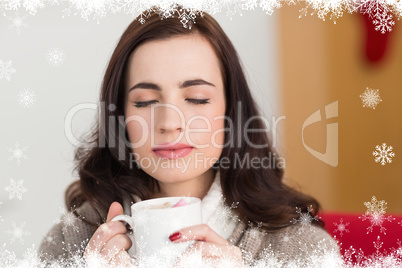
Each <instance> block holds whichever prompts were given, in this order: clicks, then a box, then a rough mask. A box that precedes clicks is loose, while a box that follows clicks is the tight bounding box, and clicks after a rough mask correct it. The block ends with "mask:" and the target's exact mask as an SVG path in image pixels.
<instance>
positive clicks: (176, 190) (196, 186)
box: [152, 169, 215, 199]
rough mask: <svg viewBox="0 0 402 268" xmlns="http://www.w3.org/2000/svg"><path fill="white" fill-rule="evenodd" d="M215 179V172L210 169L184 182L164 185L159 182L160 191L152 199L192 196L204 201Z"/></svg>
mask: <svg viewBox="0 0 402 268" xmlns="http://www.w3.org/2000/svg"><path fill="white" fill-rule="evenodd" d="M214 178H215V172H214V170H212V169H210V170H208V171H207V172H205V173H203V174H202V175H200V176H198V177H196V178H194V179H191V180H188V181H183V182H177V183H162V182H158V185H159V189H160V191H155V193H154V195H153V197H152V198H161V197H171V196H190V197H198V198H199V199H203V198H204V196H206V195H207V193H208V191H209V188H211V185H212V183H213V181H214Z"/></svg>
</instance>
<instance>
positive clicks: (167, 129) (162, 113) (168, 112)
mask: <svg viewBox="0 0 402 268" xmlns="http://www.w3.org/2000/svg"><path fill="white" fill-rule="evenodd" d="M153 118H154V120H155V131H156V132H158V133H171V132H183V131H184V125H185V117H184V114H183V112H182V111H181V110H180V109H179V108H178V107H177V106H175V105H171V104H160V105H158V106H157V107H156V108H155V116H154V117H153Z"/></svg>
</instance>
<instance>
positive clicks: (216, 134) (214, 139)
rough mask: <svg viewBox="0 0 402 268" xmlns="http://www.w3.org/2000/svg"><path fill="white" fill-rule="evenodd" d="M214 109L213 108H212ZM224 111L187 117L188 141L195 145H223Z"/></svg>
mask: <svg viewBox="0 0 402 268" xmlns="http://www.w3.org/2000/svg"><path fill="white" fill-rule="evenodd" d="M211 110H212V109H211ZM223 112H224V111H222V113H220V111H219V110H218V112H215V113H213V114H212V113H211V114H207V113H205V114H204V115H202V116H201V115H197V116H196V117H193V118H189V119H186V121H187V131H188V134H187V142H189V143H192V144H194V145H201V144H202V145H209V146H211V147H217V148H219V147H221V145H223V143H224V136H225V135H224V134H225V133H224V127H225V120H224V114H223Z"/></svg>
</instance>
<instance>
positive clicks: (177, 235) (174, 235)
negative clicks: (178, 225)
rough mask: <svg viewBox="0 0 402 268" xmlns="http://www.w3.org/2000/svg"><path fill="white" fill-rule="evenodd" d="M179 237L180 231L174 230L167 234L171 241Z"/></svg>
mask: <svg viewBox="0 0 402 268" xmlns="http://www.w3.org/2000/svg"><path fill="white" fill-rule="evenodd" d="M180 237H181V233H180V232H176V233H173V234H171V235H170V236H169V239H170V241H172V242H173V241H175V240H177V239H179V238H180Z"/></svg>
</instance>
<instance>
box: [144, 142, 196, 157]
mask: <svg viewBox="0 0 402 268" xmlns="http://www.w3.org/2000/svg"><path fill="white" fill-rule="evenodd" d="M193 149H194V147H192V146H190V145H187V144H184V143H175V144H172V143H163V144H161V145H158V146H156V147H155V148H153V149H152V151H153V152H154V153H155V154H156V155H157V156H159V157H162V158H168V159H177V158H181V157H185V156H186V155H188V154H190V153H191V151H192V150H193Z"/></svg>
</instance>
